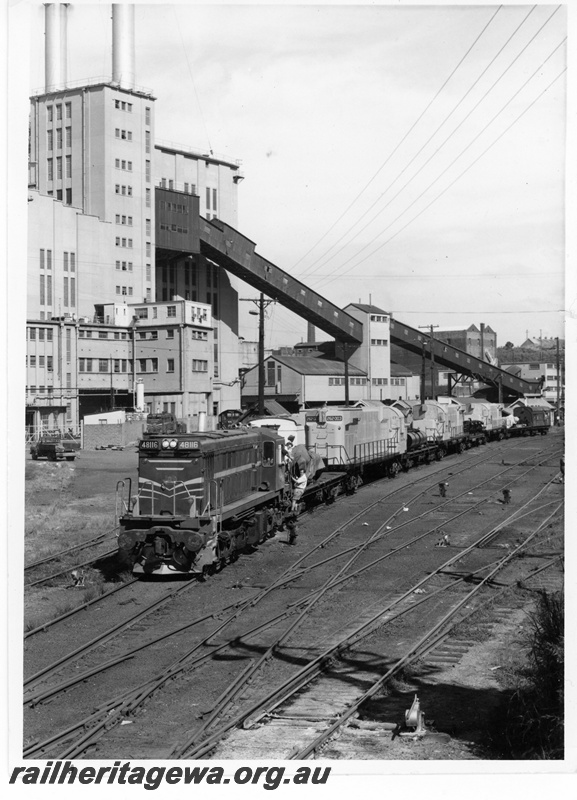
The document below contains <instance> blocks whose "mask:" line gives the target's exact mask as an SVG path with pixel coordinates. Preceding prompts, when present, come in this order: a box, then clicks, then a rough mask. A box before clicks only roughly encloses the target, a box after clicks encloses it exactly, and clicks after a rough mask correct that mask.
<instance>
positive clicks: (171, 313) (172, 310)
mask: <svg viewBox="0 0 577 800" xmlns="http://www.w3.org/2000/svg"><path fill="white" fill-rule="evenodd" d="M166 316H167V317H176V306H166Z"/></svg>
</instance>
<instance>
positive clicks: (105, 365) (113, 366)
mask: <svg viewBox="0 0 577 800" xmlns="http://www.w3.org/2000/svg"><path fill="white" fill-rule="evenodd" d="M111 371H114V372H129V371H130V372H132V361H131V360H130V359H127V358H79V359H78V372H111Z"/></svg>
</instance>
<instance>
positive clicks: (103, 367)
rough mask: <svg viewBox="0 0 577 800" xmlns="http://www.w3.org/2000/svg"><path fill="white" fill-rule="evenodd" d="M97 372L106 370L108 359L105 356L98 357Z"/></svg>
mask: <svg viewBox="0 0 577 800" xmlns="http://www.w3.org/2000/svg"><path fill="white" fill-rule="evenodd" d="M98 372H108V359H107V358H99V359H98Z"/></svg>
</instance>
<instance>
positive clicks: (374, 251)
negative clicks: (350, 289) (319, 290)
mask: <svg viewBox="0 0 577 800" xmlns="http://www.w3.org/2000/svg"><path fill="white" fill-rule="evenodd" d="M556 49H558V48H556ZM539 68H540V67H539ZM566 71H567V67H564V68H563V69H562V70H561V72H560V73H559V74H558V75H557V76H556V77H555V78H554V79H553V80H552V81H551V82H550V83H549V84H548V85H547V86H546V87H545V89H543V91H542V92H540V94H539V95H538V96H537V97H536V98H535V99H534V100H533V101H532V102H531V103H530V104H529V105H528V106H527V108H525V109H524V110H523V111H522V112H521V113H520V114H519V115H518V116H517V117H516V118H515V119H514V120H513V122H512V123H511V124H510V125H508V126H507V127H506V128H505V129H504V130H503V131H502V132H501V133H500V134H499V135H498V136H497V138H496V139H494V141H493V142H491V144H490V145H489V146H488V147H487V148H486V149H485V150H483V152H482V153H481V154H480V155H479V156H477V158H475V159H474V160H473V161H472V162H471V164H469V166H467V167H466V168H465V169H464V170H463V171H462V172H461V173H460V174H459V175H458V176H457V177H456V178H455V179H454V180H453V181H451V183H449V184H448V185H447V186H446V187H445V188H444V189H443V190H442V191H441V192H440V193H439V194H438V195H437V196H436V197H434V198H433V199H432V200H431V201H430V202H429V203H428V204H427V205H426V206H425V207H424V208H423V209H421V211H419V213H418V214H416V215H415V216H414V217H412V218H411V219H410V220H409V221H408V222H407V223H406V224H405V225H403V227H402V228H400V229H399V230H398V231H397V232H396V233H394V234H393V235H392V236H390V237H389V238H388V239H387V240H386V241H384V242H382V243H381V244H380V245H379V246H378V247H376V248H375V249H374V250H373V251H371V252H370V253H369V254H368V255H367V256H365V257H364V258H362V259H361V260H360V261H358V262H356V263H355V264H353V265H352V266H351V267H350V268H349V269H348V270H346V273H348V272H350V271H351V270H353V269H355V267H357V266H359V265H360V264H362V263H364V262H365V261H366V260H367V259H368V258H371V256H373V255H375V253H377V252H378V251H379V250H382V248H383V247H385V245H387V244H389V242H391V241H392V240H393V239H395V238H396V237H397V236H398V235H399V234H400V233H402V231H404V230H405V229H406V228H408V227H409V225H411V224H412V223H413V222H414V221H415V220H416V219H418V218H419V217H420V216H421V215H422V214H424V212H425V211H427V210H428V209H429V208H430V207H431V206H432V205H433V204H434V203H436V202H437V201H438V200H439V199H440V198H441V197H442V196H443V195H444V194H445V193H446V192H447V191H449V189H451V188H452V187H453V186H454V185H455V184H456V183H457V182H458V181H459V180H460V179H461V178H462V177H463V175H465V174H466V173H467V172H469V170H470V169H472V167H473V166H474V165H475V164H476V163H477V162H478V161H480V160H481V158H483V157H484V156H485V155H486V154H487V153H488V152H489V150H491V149H492V148H493V147H494V146H495V145H496V144H497V142H498V141H500V140H501V139H502V138H503V136H504V135H505V134H506V133H508V131H509V130H511V128H512V127H513V126H514V125H516V124H517V122H518V121H519V120H520V119H521V118H522V117H523V116H525V114H526V113H527V112H528V111H529V110H530V109H531V108H532V107H533V106H534V105H535V103H537V102H538V101H539V100H540V99H541V97H543V95H544V94H545V93H546V92H547V91H549V89H550V88H551V86H553V85H554V84H555V83H556V82H557V81H558V80H559V78H561V76H562V75H563V74H564V73H565V72H566ZM534 74H535V73H534ZM523 88H524V86H523V87H521V89H519V90H518V92H516V94H518V93H519V91H521V90H522V89H523ZM512 99H513V98H511V100H509V101H507V103H506V104H505V105H508V104H509V103H510V102H511V101H512ZM503 108H505V106H504V107H503ZM501 111H502V109H501ZM501 111H499V112H498V113H497V114H496V115H495V117H494V118H493V120H491V122H489V123H488V124H487V125H486V126H485V128H484V129H483V130H482V131H481V133H479V134H478V135H477V136H476V137H475V139H478V138H479V136H481V135H482V133H484V131H485V130H486V129H487V127H489V125H490V124H492V122H493V121H494V119H495V118H496V117H497V116H498V115H499V114H500V113H501ZM473 141H475V140H473ZM472 143H473V142H471V143H470V144H469V145H467V147H466V148H465V150H467V149H468V148H469V147H470V146H471V144H472ZM465 150H463V151H462V152H461V153H460V154H459V155H458V156H457V157H456V158H455V159H454V160H453V161H452V162H451V164H450V165H449V166H448V167H447V168H446V169H445V170H443V172H442V173H441V175H439V176H438V177H437V178H435V180H434V181H433V182H432V183H431V184H429V186H428V187H427V188H426V189H424V190H423V192H421V194H420V195H419V197H417V198H416V199H415V200H414V201H413V202H412V203H411V204H410V205H409V206H407V208H406V209H405V210H404V211H402V212H401V213H400V214H399V215H398V216H397V217H396V219H395V220H393V222H391V223H390V224H389V225H388V226H387V228H385V229H384V230H387V229H388V228H389V227H391V225H393V224H394V223H395V222H397V221H398V220H399V218H400V217H401V216H403V215H404V214H405V213H406V211H408V209H409V208H411V206H413V205H414V204H415V203H416V202H417V201H418V200H420V199H421V197H422V196H423V195H424V194H425V193H426V192H427V191H428V190H429V189H430V188H431V186H433V185H434V183H436V182H437V181H438V180H439V178H440V177H442V176H443V175H444V174H445V172H446V171H447V170H448V169H450V167H451V166H453V164H454V163H455V161H457V160H458V159H459V158H460V156H461V155H462V153H463V152H465ZM383 232H384V231H381V233H383ZM373 242H374V239H373ZM349 260H350V259H349ZM337 277H340V276H338V275H336V276H335V278H337ZM332 280H334V278H331V281H332Z"/></svg>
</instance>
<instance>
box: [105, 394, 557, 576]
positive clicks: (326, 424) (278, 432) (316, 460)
mask: <svg viewBox="0 0 577 800" xmlns="http://www.w3.org/2000/svg"><path fill="white" fill-rule="evenodd" d="M515 415H516V416H515V417H513V416H512V415H507V416H505V415H504V414H503V412H502V408H501V407H500V406H497V405H495V404H489V403H471V404H470V405H464V404H461V403H458V402H457V401H455V400H453V399H451V398H446V399H445V400H444V401H441V402H437V401H426V402H425V403H420V404H418V405H414V406H413V405H410V404H408V403H405V402H404V401H397V402H395V403H393V404H392V405H385V404H383V403H380V402H376V401H361V402H360V403H358V404H356V405H355V406H352V407H330V408H324V409H315V410H310V411H303V412H301V413H299V414H296V415H292V416H286V417H278V418H263V419H258V420H253V421H251V423H250V425H249V426H248V427H243V428H235V429H233V430H226V431H224V430H223V431H215V432H209V431H207V432H200V431H198V432H195V433H183V432H182V431H181V430H180V429H179V428H177V426H176V423H175V424H174V425H173V427H172V429H171V427H170V425H167V424H164V425H163V429H162V431H158V429H157V427H154V428H153V429H152V430H151V431H147V432H146V433H145V435H144V437H143V439H141V440H140V442H139V445H138V451H139V458H138V489H137V491H136V493H135V494H134V495H133V493H132V482H131V480H130V479H127V480H126V481H120V482H119V485H118V489H117V509H119V514H118V516H119V534H118V546H119V550H120V551H121V553H122V554H123V555H124V557H126V558H128V559H129V560H130V561H131V563H132V564H133V572H134V573H136V574H141V575H177V574H181V575H182V574H197V575H203V574H204V575H205V574H211V573H212V572H215V571H217V570H219V569H221V568H222V567H223V566H224V565H225V564H226V563H228V562H231V561H234V560H236V558H238V556H239V554H240V553H242V552H245V551H247V550H250V549H252V548H254V547H256V546H257V545H258V544H259V543H261V542H263V541H264V540H265V539H266V538H267V537H269V536H272V535H274V533H275V532H276V531H277V530H281V529H283V528H284V527H286V528H288V530H289V540H290V538H291V537H292V536H293V534H294V529H295V525H296V518H297V517H298V514H299V512H300V511H302V510H303V508H305V507H306V506H307V505H313V504H316V503H321V502H325V503H330V502H332V501H334V499H335V498H336V497H337V495H338V494H340V493H343V492H354V491H355V490H356V489H357V487H358V486H359V485H360V484H361V483H362V481H363V479H364V478H366V477H369V476H371V474H372V475H373V476H375V475H380V476H383V475H388V476H390V477H394V476H395V475H397V474H398V473H399V472H400V471H401V470H408V469H410V468H411V467H414V466H416V465H418V464H422V463H429V462H431V461H433V460H440V459H442V458H443V457H444V456H445V455H446V454H447V453H451V452H455V453H460V452H462V451H463V450H465V449H467V448H470V447H474V446H479V445H482V444H485V443H486V442H487V441H489V440H491V439H503V438H505V437H507V438H508V437H510V436H518V435H536V434H546V433H547V432H548V430H549V427H550V423H549V418H548V415H547V413H546V411H543V410H542V409H539V408H536V407H533V408H531V407H521V408H519V409H518V410H515ZM290 445H294V446H293V447H292V452H291V450H290ZM300 469H302V470H304V472H305V474H306V475H307V478H308V483H307V488H306V491H305V493H304V495H303V497H302V498H301V500H300V502H299V503H294V502H293V488H294V481H293V475H292V474H291V473H292V472H293V471H294V472H299V471H300Z"/></svg>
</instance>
